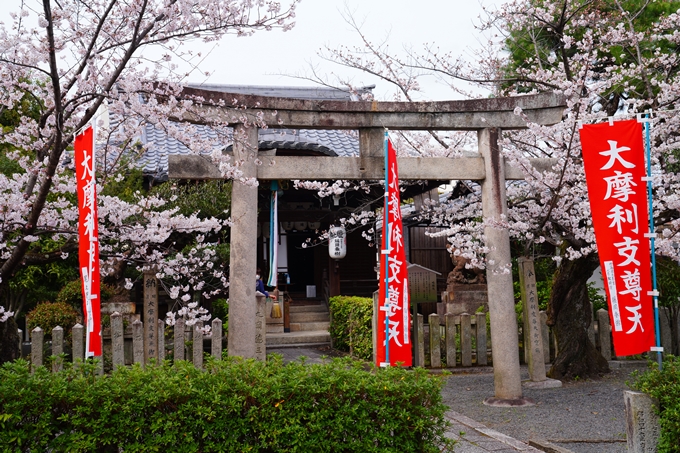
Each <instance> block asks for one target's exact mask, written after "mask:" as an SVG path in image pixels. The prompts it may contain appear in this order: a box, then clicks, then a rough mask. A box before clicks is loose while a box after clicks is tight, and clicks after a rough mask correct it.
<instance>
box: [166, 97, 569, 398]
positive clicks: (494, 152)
mask: <svg viewBox="0 0 680 453" xmlns="http://www.w3.org/2000/svg"><path fill="white" fill-rule="evenodd" d="M184 93H185V94H186V95H188V96H192V97H194V98H196V97H200V98H203V99H205V101H206V102H205V103H204V104H202V105H199V106H196V108H197V109H198V110H197V111H198V113H200V115H198V114H195V113H194V114H186V115H184V116H183V117H182V118H181V119H183V120H188V121H191V122H195V123H205V122H206V121H210V120H218V121H221V122H226V123H229V124H230V125H231V126H232V127H234V129H235V130H234V134H235V137H238V139H236V140H234V145H233V152H234V158H235V160H236V161H240V162H242V165H241V167H240V169H241V170H242V171H243V174H244V176H245V177H248V178H257V179H258V180H274V179H301V180H323V179H327V180H337V179H355V180H381V179H384V167H383V164H384V160H383V149H384V145H383V140H384V128H388V129H394V130H474V131H477V139H478V146H479V153H480V157H471V158H470V157H468V158H443V157H440V158H437V157H426V158H422V157H403V158H399V159H398V161H399V177H400V179H402V180H452V179H454V180H455V179H465V180H478V181H480V182H481V186H482V211H483V216H484V218H485V219H489V220H493V219H497V220H500V218H501V216H502V215H504V214H506V213H507V202H506V196H505V181H506V180H509V179H524V176H523V174H522V172H521V171H520V170H519V169H516V168H512V167H509V166H507V165H506V164H505V162H504V159H503V156H502V155H501V154H500V151H499V146H498V140H499V138H500V134H501V130H502V129H521V128H525V127H526V123H525V120H524V119H522V118H520V117H519V116H518V115H516V114H515V113H514V110H515V108H516V107H520V108H521V109H522V111H523V113H524V114H525V115H526V116H527V117H528V119H529V121H531V122H533V123H538V124H544V125H547V124H555V123H558V122H559V121H561V119H562V114H563V112H564V108H565V100H564V98H563V97H561V96H559V95H555V94H540V95H529V96H518V97H511V98H490V99H478V100H465V101H443V102H375V101H373V102H371V101H314V100H300V99H288V98H275V97H263V96H250V95H242V94H232V93H223V92H214V91H207V90H199V89H191V88H185V89H184ZM244 107H245V108H244ZM258 115H259V116H258ZM258 117H259V118H265V119H266V121H267V123H268V124H272V125H273V126H272V127H274V128H287V129H333V130H338V129H350V130H358V131H359V146H360V155H359V157H325V156H324V157H320V156H313V157H312V156H276V157H274V156H271V155H268V156H265V155H263V154H260V155H258V156H257V157H258V158H259V159H260V160H261V161H262V162H263V163H262V165H256V164H255V162H254V158H255V157H256V156H255V150H257V149H258V128H257V127H256V126H254V125H253V124H257V121H255V118H258ZM244 123H245V124H244ZM272 159H275V162H274V163H273V164H272ZM551 161H552V160H549V159H535V160H533V161H532V165H533V166H534V167H537V168H539V169H540V168H547V167H549V166H550V165H551V164H552V163H554V162H551ZM168 173H169V177H170V178H178V179H222V176H221V174H220V172H219V171H218V170H217V168H216V167H215V166H214V165H213V164H212V163H211V162H210V160H209V159H206V158H202V157H201V156H197V155H190V156H169V162H168ZM231 203H232V205H231V218H232V220H233V222H234V223H233V225H232V227H231V256H230V286H229V341H228V353H229V355H232V356H241V357H245V358H253V357H255V303H254V299H255V285H254V284H253V278H254V275H255V271H256V266H257V264H256V253H255V250H256V246H257V237H256V235H257V233H256V228H254V225H256V224H257V210H258V209H257V187H253V186H249V185H244V184H238V183H235V184H234V185H233V188H232V201H231ZM484 234H485V236H486V240H487V244H486V245H487V246H488V248H489V253H488V254H487V262H488V263H493V264H492V265H488V264H487V285H488V298H489V315H490V321H491V341H492V343H493V348H492V358H493V364H494V366H493V369H494V385H495V398H493V399H494V400H495V402H496V403H499V404H505V405H508V404H512V405H521V404H524V403H525V399H524V398H522V386H521V380H520V366H519V355H518V354H517V344H518V338H517V327H516V325H515V308H514V297H513V286H512V275H511V273H508V272H507V271H506V272H503V270H504V269H507V268H509V266H510V239H509V234H508V231H507V230H505V229H501V228H496V227H493V226H489V225H487V226H486V227H485V229H484Z"/></svg>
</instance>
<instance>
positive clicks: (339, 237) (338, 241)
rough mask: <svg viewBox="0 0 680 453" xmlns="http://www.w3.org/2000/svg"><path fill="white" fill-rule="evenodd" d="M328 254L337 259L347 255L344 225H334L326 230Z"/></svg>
mask: <svg viewBox="0 0 680 453" xmlns="http://www.w3.org/2000/svg"><path fill="white" fill-rule="evenodd" d="M328 255H330V257H331V258H333V259H336V260H339V259H342V258H344V257H345V255H347V232H346V231H345V227H341V226H334V227H331V228H330V230H328Z"/></svg>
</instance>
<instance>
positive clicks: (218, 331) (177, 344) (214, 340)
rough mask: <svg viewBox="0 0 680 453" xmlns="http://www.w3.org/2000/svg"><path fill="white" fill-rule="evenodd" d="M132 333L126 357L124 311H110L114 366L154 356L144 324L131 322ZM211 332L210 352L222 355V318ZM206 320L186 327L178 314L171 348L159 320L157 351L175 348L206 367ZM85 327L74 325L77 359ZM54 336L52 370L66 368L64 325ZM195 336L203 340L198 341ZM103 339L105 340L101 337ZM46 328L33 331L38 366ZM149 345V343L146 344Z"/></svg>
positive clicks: (82, 348)
mask: <svg viewBox="0 0 680 453" xmlns="http://www.w3.org/2000/svg"><path fill="white" fill-rule="evenodd" d="M131 327H132V329H131V337H132V351H131V352H132V357H126V354H125V350H126V348H125V338H126V336H129V335H126V331H125V329H124V326H123V318H122V315H120V314H118V313H114V314H112V315H111V328H110V333H109V335H106V333H107V332H106V331H105V332H104V336H105V337H106V336H108V337H110V345H111V352H110V357H111V362H112V366H113V367H114V368H115V367H118V366H124V365H125V364H126V363H140V364H142V365H144V364H145V363H149V361H150V360H151V357H149V356H148V354H147V355H146V356H145V351H146V350H147V349H148V348H145V345H144V324H143V323H142V322H141V321H139V320H137V321H134V322H133V323H132V325H131ZM211 327H212V332H211V334H210V335H209V337H208V338H209V339H210V343H211V346H210V353H211V355H212V356H213V357H215V358H217V359H220V358H221V357H222V349H223V347H222V321H221V320H220V319H214V320H213V321H212V322H211ZM202 329H203V323H202V322H201V321H198V322H197V323H196V324H194V325H193V326H192V327H189V328H187V326H185V324H184V319H183V318H179V319H178V320H177V322H176V324H175V326H174V327H173V344H172V349H166V345H165V323H164V322H162V321H159V322H158V336H157V339H158V345H157V347H158V349H156V350H157V351H162V356H163V358H166V357H167V356H168V354H169V353H170V351H172V357H173V358H175V359H179V360H190V361H192V362H193V363H194V366H196V367H197V368H202V367H203V344H204V335H203V332H202ZM84 335H85V328H84V327H83V326H82V325H80V324H76V325H75V326H73V328H72V329H71V354H70V357H71V359H72V360H73V362H74V363H75V362H76V361H78V360H80V361H82V360H84V359H85V342H84V338H85V337H84ZM51 337H52V339H51V342H50V343H48V344H49V345H50V346H51V351H50V357H51V358H52V359H51V365H52V371H55V372H56V371H59V370H61V369H62V368H63V357H62V354H63V353H65V348H64V343H65V342H64V329H63V328H62V327H59V326H58V327H55V328H54V329H53V330H52V335H51ZM196 339H198V340H200V341H195V340H196ZM102 343H103V341H102ZM45 345H46V342H45V332H44V331H43V330H42V329H41V328H40V327H36V328H35V329H33V330H32V331H31V364H32V366H33V367H38V366H42V365H43V360H44V351H45V349H44V348H45ZM147 346H148V345H147ZM103 370H104V369H103V364H102V366H101V367H100V371H102V372H103Z"/></svg>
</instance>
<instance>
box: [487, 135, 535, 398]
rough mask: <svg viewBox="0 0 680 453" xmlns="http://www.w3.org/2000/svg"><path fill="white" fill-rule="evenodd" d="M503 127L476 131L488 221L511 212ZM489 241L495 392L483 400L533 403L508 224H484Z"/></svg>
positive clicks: (488, 273)
mask: <svg viewBox="0 0 680 453" xmlns="http://www.w3.org/2000/svg"><path fill="white" fill-rule="evenodd" d="M500 134H501V131H500V130H498V129H496V128H492V129H482V130H480V131H478V132H477V142H478V144H479V152H480V154H481V155H482V157H483V158H484V170H485V173H486V178H484V180H483V181H482V211H483V215H484V220H485V221H489V220H490V221H492V222H493V221H500V220H501V218H502V217H503V216H505V215H507V213H508V203H507V198H506V196H505V162H504V159H503V156H502V155H501V153H500V149H499V145H498V141H499V138H500ZM484 236H485V237H486V245H487V246H488V247H489V253H487V254H486V259H487V265H486V283H487V292H488V296H489V297H488V299H489V320H490V323H491V344H492V345H493V346H492V348H491V356H492V358H493V370H494V388H495V390H496V395H495V397H493V398H487V399H486V400H484V404H487V405H490V406H525V405H532V404H534V402H533V401H531V399H529V398H523V397H522V383H521V380H520V369H519V356H518V354H517V345H518V337H517V335H518V333H517V323H515V322H514V320H515V298H514V292H513V291H511V290H509V288H512V287H513V286H512V264H511V257H510V235H509V233H508V230H507V229H505V228H497V227H494V226H492V225H486V226H485V227H484Z"/></svg>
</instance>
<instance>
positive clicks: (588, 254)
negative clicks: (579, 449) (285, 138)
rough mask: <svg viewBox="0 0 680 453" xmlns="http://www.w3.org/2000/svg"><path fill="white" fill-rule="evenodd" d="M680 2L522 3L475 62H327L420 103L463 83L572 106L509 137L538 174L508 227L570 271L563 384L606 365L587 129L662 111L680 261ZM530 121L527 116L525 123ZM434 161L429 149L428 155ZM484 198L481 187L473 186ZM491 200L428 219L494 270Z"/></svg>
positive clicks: (562, 285)
mask: <svg viewBox="0 0 680 453" xmlns="http://www.w3.org/2000/svg"><path fill="white" fill-rule="evenodd" d="M679 8H680V2H675V1H673V2H654V1H651V0H649V1H648V0H628V1H622V0H513V1H509V2H507V3H505V4H503V5H502V6H501V7H500V9H497V10H488V18H486V19H485V20H484V21H483V23H482V26H481V27H480V28H481V29H482V30H483V31H484V32H485V33H486V35H487V36H488V37H489V41H488V43H487V45H486V46H485V47H484V48H483V49H481V50H480V51H477V52H476V53H475V54H474V58H473V59H470V58H467V59H466V58H463V57H459V56H455V55H452V54H450V53H446V52H445V51H441V50H440V49H439V48H437V47H435V46H433V45H426V46H425V48H424V50H423V51H422V52H419V53H418V52H413V51H409V52H406V55H401V56H399V55H395V54H394V53H391V52H390V51H389V48H388V47H387V44H385V43H383V44H380V45H375V44H373V43H372V42H371V41H370V40H369V39H368V38H367V37H366V36H365V35H364V34H363V33H362V32H361V30H358V29H357V31H358V32H359V35H360V37H361V39H362V40H363V45H362V46H359V47H357V48H346V47H345V48H339V49H329V50H328V51H327V53H326V54H325V57H326V58H329V59H331V60H333V61H336V62H338V63H340V64H342V65H345V66H349V67H354V68H357V69H360V70H363V71H367V72H369V73H370V74H372V75H374V76H378V77H380V78H382V79H384V80H388V81H390V82H391V83H393V84H394V85H395V87H397V93H398V95H399V96H402V97H406V98H407V99H408V93H409V90H417V89H419V86H418V83H417V80H415V79H417V78H418V77H419V76H421V75H422V74H424V73H429V74H436V75H438V76H440V77H442V79H443V80H446V81H448V83H449V84H450V85H451V86H452V88H453V89H454V90H455V91H456V92H457V93H465V90H463V89H461V88H460V85H461V83H465V84H470V83H473V84H478V85H480V86H484V87H487V88H489V89H490V90H491V92H492V93H494V95H504V96H508V95H519V94H527V93H535V92H541V91H554V92H559V93H563V94H564V95H565V96H566V97H567V99H568V109H567V111H566V112H565V117H564V120H563V121H562V122H561V123H560V124H558V125H555V126H550V127H545V126H538V125H535V124H528V129H527V130H524V131H506V132H505V133H504V138H503V141H502V150H503V153H504V155H505V157H506V159H508V160H509V161H510V163H511V164H512V165H515V166H518V167H521V168H523V169H524V170H525V173H527V174H528V177H527V179H526V180H525V181H522V182H516V183H512V184H509V185H508V188H507V195H508V202H509V212H508V218H507V219H506V220H505V222H504V223H503V225H502V226H504V227H507V228H508V229H509V231H510V233H511V237H512V238H513V239H514V240H515V241H518V243H520V244H523V248H524V252H523V253H524V254H525V255H531V253H532V250H533V249H534V247H535V246H536V245H538V244H551V245H552V246H554V248H555V249H556V250H557V251H558V252H559V255H558V256H555V259H556V260H557V261H558V262H559V265H558V268H557V271H556V274H555V276H554V281H553V291H552V294H551V298H550V301H549V323H550V324H552V325H553V327H554V330H555V332H556V336H557V341H558V356H557V358H556V359H555V361H554V363H553V368H552V369H551V371H550V373H549V374H550V375H551V376H552V377H555V378H566V379H569V378H573V377H576V376H580V377H585V376H597V375H598V374H600V373H602V372H606V371H607V370H608V366H607V363H606V361H605V360H604V359H603V358H602V356H601V355H600V354H599V353H598V352H597V350H596V349H595V347H594V345H593V344H592V343H591V342H590V341H589V340H588V334H587V330H588V327H589V326H590V324H591V320H592V308H591V305H590V302H589V300H588V297H587V286H586V282H587V280H588V279H589V278H590V277H591V275H592V273H593V271H594V270H595V269H596V268H597V266H598V259H597V246H596V244H595V240H594V232H593V228H592V222H591V218H590V206H589V202H588V197H587V189H586V186H585V176H584V172H583V164H582V159H581V149H580V142H579V136H578V128H579V124H580V123H581V122H595V121H602V120H603V119H606V118H607V117H610V116H619V117H621V118H631V117H633V118H634V117H635V115H636V114H639V113H644V112H646V111H647V110H648V109H651V110H652V126H651V136H652V148H653V151H652V165H653V168H654V170H653V172H654V174H655V178H654V179H655V181H654V184H655V185H654V219H655V225H656V230H657V232H658V233H661V234H660V238H659V239H658V240H657V253H660V254H663V255H666V256H669V257H672V258H674V259H677V254H678V249H677V248H673V243H677V242H678V232H679V231H680V210H679V208H680V197H679V195H678V194H679V193H680V191H679V189H680V177H679V176H680V175H678V171H679V170H680V168H679V165H678V158H679V157H680V152H679V151H678V145H677V137H678V134H677V130H678V128H677V124H676V122H677V121H678V119H677V115H676V112H675V109H676V102H677V99H678V93H679V89H680V77H679V71H678V68H679V66H678V63H679V60H678V56H677V52H676V50H677V46H678V44H679V39H680V38H679V37H678V36H677V32H676V30H677V28H678V21H680V15H679V14H678V13H677V12H676V11H678V9H679ZM516 113H517V114H518V115H522V112H521V111H517V112H516ZM437 142H438V143H432V142H431V143H428V144H427V145H426V146H425V147H424V148H425V149H427V150H428V151H426V153H427V154H436V153H440V154H454V155H455V153H456V152H458V153H460V152H464V151H465V150H466V149H470V147H469V145H466V142H465V141H464V140H462V141H460V145H458V146H453V148H457V149H456V151H453V152H452V151H451V148H452V147H451V146H449V147H448V148H446V147H444V146H442V147H441V148H439V151H438V150H437V145H439V146H441V145H442V144H443V143H441V140H437ZM421 149H422V148H421ZM532 157H550V158H554V159H556V160H557V164H556V165H555V166H554V167H553V169H552V171H548V172H543V173H540V172H538V171H536V170H534V169H533V168H532V167H531V166H530V165H529V161H528V159H530V158H532ZM473 187H474V184H473ZM480 205H481V200H480V194H479V191H474V190H473V191H472V193H471V194H469V195H467V196H465V197H463V198H461V199H458V200H455V201H454V202H452V203H450V204H445V205H439V206H436V205H434V204H433V205H432V206H430V207H428V208H427V209H426V212H424V213H423V215H424V216H427V217H429V218H430V219H431V221H432V222H433V223H437V224H440V225H444V226H449V229H448V231H446V232H445V234H447V235H448V237H449V241H450V242H451V246H452V248H453V249H454V250H456V252H457V253H460V254H462V255H463V256H465V257H468V258H470V259H471V261H472V263H473V265H477V266H484V260H483V257H484V253H485V251H486V250H485V249H484V237H483V234H482V232H483V226H484V225H483V223H482V222H480V221H479V220H478V218H479V212H480V211H481V209H480Z"/></svg>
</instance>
